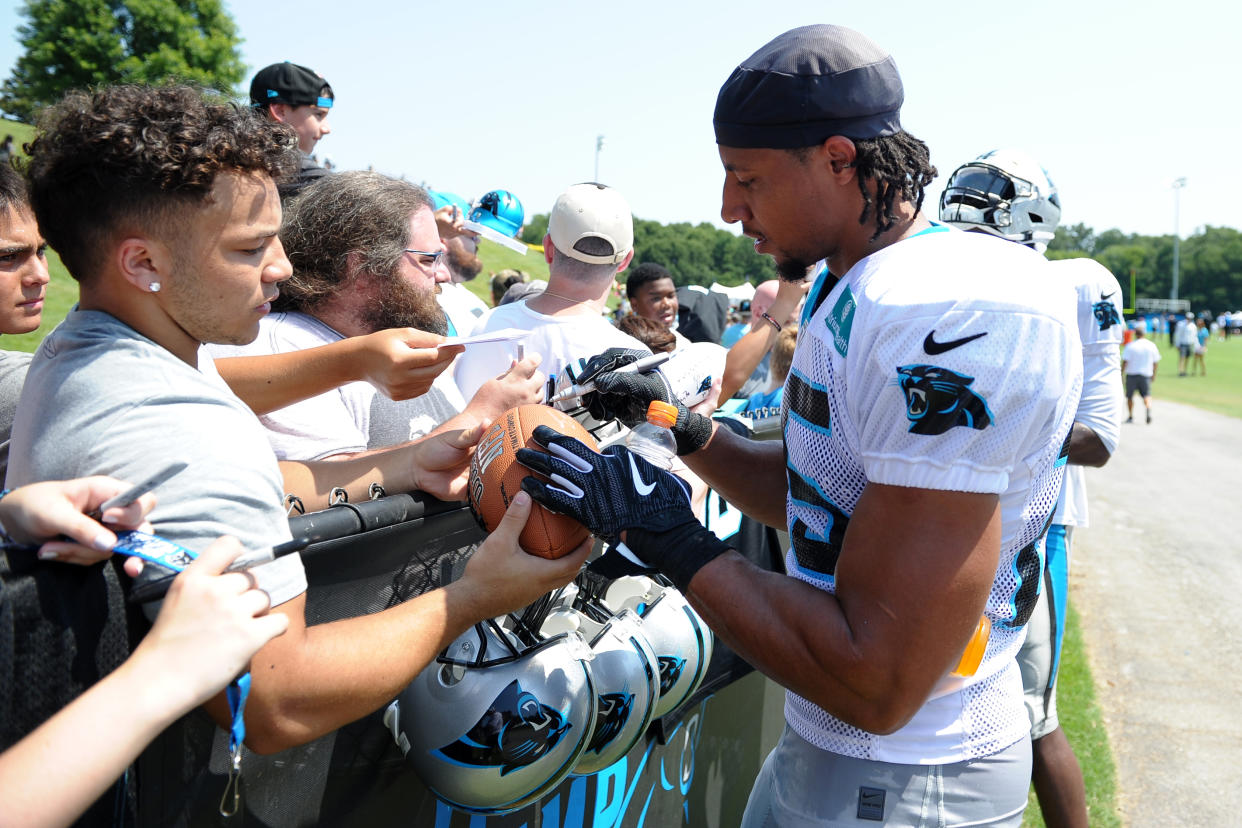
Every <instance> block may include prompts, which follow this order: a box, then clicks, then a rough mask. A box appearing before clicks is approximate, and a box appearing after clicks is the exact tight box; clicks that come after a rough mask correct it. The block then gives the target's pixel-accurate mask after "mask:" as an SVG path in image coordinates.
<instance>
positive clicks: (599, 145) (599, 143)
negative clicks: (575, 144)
mask: <svg viewBox="0 0 1242 828" xmlns="http://www.w3.org/2000/svg"><path fill="white" fill-rule="evenodd" d="M603 148H604V136H602V135H596V136H595V177H594V178H592V179H591V180H592V181H597V182H598V181H599V151H600V150H602V149H603Z"/></svg>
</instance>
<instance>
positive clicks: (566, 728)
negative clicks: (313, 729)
mask: <svg viewBox="0 0 1242 828" xmlns="http://www.w3.org/2000/svg"><path fill="white" fill-rule="evenodd" d="M590 659H591V650H590V648H589V647H588V646H587V644H586V642H585V641H584V640H583V638H582V636H581V635H580V634H579V633H577V632H567V633H562V634H560V635H555V636H550V637H545V636H542V635H539V634H537V633H532V632H530V631H529V630H527V629H524V628H522V627H520V626H518V627H516V628H514V629H506V628H504V627H503V626H501V624H500V623H497V622H496V621H487V622H483V623H480V624H476V625H475V626H474V627H472V628H471V629H470V630H469V631H468V632H466V633H465V634H464V635H462V636H461V637H460V638H458V639H457V640H456V641H454V642H453V643H452V644H451V645H449V647H448V648H447V649H445V651H444V652H443V653H441V654H440V656H439V657H438V658H437V659H436V660H435V661H433V662H432V663H431V664H430V665H428V667H427V668H426V669H424V670H423V671H422V673H420V674H419V675H418V676H417V677H416V678H415V679H414V681H413V682H411V683H410V685H409V686H408V687H407V688H406V689H405V690H403V691H402V693H401V695H400V696H399V697H398V698H397V700H396V701H395V702H393V704H392V705H390V706H389V708H388V711H387V712H386V713H385V716H384V720H385V723H386V724H387V725H388V728H389V730H391V731H392V734H393V737H394V738H395V739H396V741H397V745H398V746H399V747H400V748H401V750H402V752H403V753H404V754H405V757H406V759H407V760H408V761H409V762H410V763H412V764H413V766H414V769H415V771H416V772H417V773H418V775H419V777H420V778H421V779H422V780H423V783H424V784H426V785H427V787H428V788H430V789H431V791H432V792H433V793H435V795H436V796H438V797H439V798H440V799H442V800H444V801H445V802H447V803H449V804H450V805H452V806H453V807H455V808H460V809H462V810H465V811H472V812H474V813H483V814H501V813H507V812H509V811H513V810H516V809H518V808H521V807H523V806H525V805H528V804H530V803H531V802H534V801H535V800H537V799H538V798H539V797H541V796H543V795H544V794H545V793H547V792H548V791H550V790H552V789H553V788H555V787H556V786H557V785H558V784H560V782H561V780H562V779H564V778H565V777H566V776H567V775H569V773H570V772H571V771H572V770H573V769H574V767H575V766H576V765H577V764H578V760H579V759H580V758H581V757H582V754H583V752H584V751H586V749H587V747H588V746H589V745H590V743H591V736H592V734H593V732H594V729H595V721H596V713H597V702H596V691H595V684H594V680H593V678H592V675H591V669H590V666H589V664H588V662H589V661H590Z"/></svg>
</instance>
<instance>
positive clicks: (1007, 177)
mask: <svg viewBox="0 0 1242 828" xmlns="http://www.w3.org/2000/svg"><path fill="white" fill-rule="evenodd" d="M1060 219H1061V202H1060V198H1059V196H1058V194H1057V190H1056V187H1055V185H1054V184H1053V183H1052V179H1051V178H1050V177H1049V176H1048V173H1047V171H1046V170H1044V169H1043V168H1042V167H1041V166H1040V165H1039V164H1038V163H1036V161H1035V160H1034V159H1033V158H1031V157H1030V156H1029V155H1027V154H1026V153H1024V152H1022V151H1020V150H1016V149H1000V150H993V151H992V152H988V153H984V154H983V155H981V156H979V157H978V158H976V159H975V160H974V161H971V162H969V163H967V164H963V165H962V166H960V167H958V168H957V170H956V171H955V172H954V173H953V175H952V177H951V178H950V179H949V183H948V184H947V186H946V187H945V189H944V192H943V193H942V194H941V197H940V220H941V221H943V222H946V223H948V224H952V225H954V226H956V227H960V228H962V229H963V230H972V231H978V232H982V233H989V234H991V235H993V236H999V237H1000V238H1002V239H1008V240H1010V241H1014V242H1017V243H1018V244H1022V245H1025V246H1027V247H1030V248H1033V249H1034V250H1036V251H1037V252H1039V253H1042V252H1044V250H1046V249H1047V247H1048V243H1049V242H1050V241H1052V238H1053V236H1054V234H1055V231H1056V227H1057V222H1058V221H1060ZM1051 264H1052V268H1051V271H1050V273H1049V275H1050V277H1056V278H1064V279H1068V280H1070V283H1071V285H1072V287H1073V288H1074V289H1075V291H1076V292H1077V295H1078V332H1079V335H1080V336H1081V338H1082V350H1083V386H1082V398H1081V401H1080V402H1079V404H1078V411H1077V413H1076V414H1075V416H1074V430H1073V432H1072V436H1071V438H1070V445H1069V465H1068V466H1067V467H1066V470H1065V483H1064V486H1063V487H1062V489H1061V497H1060V500H1059V501H1058V502H1057V510H1056V512H1055V513H1054V515H1053V519H1052V526H1051V527H1050V528H1049V530H1048V537H1047V542H1046V545H1045V546H1046V551H1045V562H1046V563H1045V568H1044V579H1043V589H1042V590H1041V591H1040V597H1039V604H1038V606H1037V607H1036V609H1035V612H1034V614H1033V615H1032V616H1031V621H1030V623H1029V624H1028V625H1027V636H1026V642H1025V643H1024V644H1023V645H1022V650H1021V652H1020V653H1019V655H1018V663H1019V665H1020V666H1021V668H1022V683H1023V689H1024V690H1025V691H1026V706H1027V713H1028V714H1029V715H1030V717H1031V740H1032V741H1031V754H1032V756H1031V758H1032V768H1031V770H1032V780H1033V781H1034V783H1035V793H1036V795H1037V796H1038V797H1039V806H1040V810H1041V811H1042V812H1043V816H1044V822H1045V823H1046V824H1047V825H1048V826H1049V828H1060V826H1075V827H1077V826H1081V828H1086V825H1087V800H1086V790H1085V788H1084V786H1083V779H1082V769H1081V768H1080V767H1079V765H1078V758H1077V757H1076V756H1075V755H1074V749H1073V748H1072V747H1071V746H1070V743H1069V740H1068V739H1067V738H1066V736H1065V731H1063V730H1062V729H1061V727H1060V725H1059V723H1058V720H1057V701H1056V699H1057V697H1056V677H1057V668H1058V666H1059V665H1060V660H1061V642H1062V639H1063V637H1064V634H1065V618H1066V615H1065V608H1066V606H1067V604H1068V601H1069V553H1070V538H1071V535H1072V534H1073V531H1074V527H1077V526H1086V525H1087V489H1086V481H1085V479H1084V472H1083V467H1084V466H1102V465H1104V464H1105V463H1107V462H1108V458H1109V457H1110V456H1111V455H1112V453H1113V451H1115V450H1116V448H1117V441H1118V440H1119V439H1120V437H1121V408H1122V406H1121V395H1120V393H1118V392H1119V389H1120V384H1119V381H1118V380H1119V375H1120V371H1121V351H1120V347H1121V341H1122V332H1123V331H1124V330H1125V325H1124V323H1123V322H1122V317H1121V286H1120V285H1119V284H1118V283H1117V279H1116V277H1115V276H1113V274H1112V273H1110V272H1109V271H1108V269H1107V268H1105V267H1104V266H1103V265H1101V264H1099V263H1098V262H1096V261H1095V260H1093V259H1086V258H1082V259H1062V260H1058V261H1054V262H1052V263H1051Z"/></svg>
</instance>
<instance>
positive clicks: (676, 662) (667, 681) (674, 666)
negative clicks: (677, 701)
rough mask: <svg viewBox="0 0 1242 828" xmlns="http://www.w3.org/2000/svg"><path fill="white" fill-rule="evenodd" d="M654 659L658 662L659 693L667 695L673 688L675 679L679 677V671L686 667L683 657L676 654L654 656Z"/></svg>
mask: <svg viewBox="0 0 1242 828" xmlns="http://www.w3.org/2000/svg"><path fill="white" fill-rule="evenodd" d="M656 661H658V662H659V663H660V695H661V696H664V695H667V694H668V692H669V691H670V690H672V689H673V685H674V684H676V683H677V679H679V678H681V671H682V670H684V669H685V667H686V660H685V659H684V658H677V657H676V656H667V655H662V656H656Z"/></svg>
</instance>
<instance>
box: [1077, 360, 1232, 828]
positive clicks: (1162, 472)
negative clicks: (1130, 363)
mask: <svg viewBox="0 0 1242 828" xmlns="http://www.w3.org/2000/svg"><path fill="white" fill-rule="evenodd" d="M1179 381H1180V382H1188V381H1189V382H1193V381H1194V380H1193V379H1181V378H1176V377H1173V378H1168V379H1161V380H1160V381H1159V382H1162V383H1168V382H1179ZM1155 391H1156V394H1157V395H1159V384H1157V387H1156V389H1155ZM1141 410H1142V406H1141V405H1139V404H1138V403H1137V400H1136V414H1137V415H1138V416H1136V420H1138V421H1139V422H1136V423H1135V424H1133V425H1126V426H1124V427H1123V430H1122V435H1121V445H1120V447H1119V448H1118V450H1117V452H1116V454H1114V456H1113V458H1112V460H1111V461H1110V462H1109V463H1108V465H1107V466H1105V467H1104V468H1102V469H1088V487H1089V489H1090V495H1091V506H1090V509H1091V526H1090V528H1088V529H1085V530H1081V531H1080V532H1079V533H1078V534H1077V535H1076V536H1075V542H1074V551H1073V561H1072V570H1071V574H1070V581H1071V590H1072V592H1071V601H1072V602H1074V603H1075V605H1076V606H1077V608H1078V611H1079V613H1080V614H1081V615H1082V621H1083V631H1084V634H1085V637H1086V642H1087V649H1088V654H1089V657H1090V660H1091V667H1092V672H1093V674H1094V677H1095V682H1096V687H1097V690H1098V693H1099V701H1100V704H1101V707H1102V708H1103V711H1104V720H1105V725H1106V727H1107V728H1108V733H1109V737H1110V739H1111V741H1112V746H1113V752H1114V754H1115V755H1116V757H1117V771H1118V789H1119V790H1118V799H1119V804H1120V807H1121V814H1122V819H1123V822H1124V824H1126V825H1130V826H1135V828H1139V826H1170V825H1237V824H1239V823H1242V694H1240V693H1239V685H1240V684H1242V554H1239V553H1240V552H1242V531H1240V530H1242V521H1239V514H1240V512H1242V504H1240V503H1239V496H1240V495H1242V474H1240V472H1242V462H1240V461H1242V420H1240V419H1235V418H1230V417H1224V416H1222V415H1219V414H1212V413H1210V412H1205V411H1200V410H1199V409H1196V408H1191V407H1189V406H1183V405H1177V404H1175V403H1165V402H1161V401H1160V400H1159V398H1158V396H1157V398H1156V402H1155V408H1154V420H1155V422H1154V423H1153V424H1152V425H1150V426H1148V425H1144V424H1143V423H1142V422H1141V421H1142V415H1141V413H1140V412H1141Z"/></svg>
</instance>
